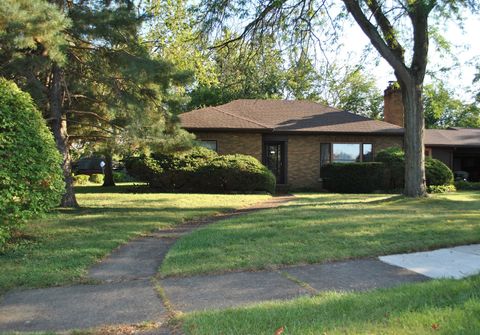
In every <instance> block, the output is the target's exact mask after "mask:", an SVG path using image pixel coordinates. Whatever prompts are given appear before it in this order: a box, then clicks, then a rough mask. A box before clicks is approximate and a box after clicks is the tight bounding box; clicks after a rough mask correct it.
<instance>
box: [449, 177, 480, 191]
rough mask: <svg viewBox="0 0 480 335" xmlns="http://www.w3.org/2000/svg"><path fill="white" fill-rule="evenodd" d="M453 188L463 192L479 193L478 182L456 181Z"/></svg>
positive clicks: (479, 183) (479, 184)
mask: <svg viewBox="0 0 480 335" xmlns="http://www.w3.org/2000/svg"><path fill="white" fill-rule="evenodd" d="M455 187H456V188H457V190H463V191H480V182H471V181H464V180H461V181H456V182H455Z"/></svg>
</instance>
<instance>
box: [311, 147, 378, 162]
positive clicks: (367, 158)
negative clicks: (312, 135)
mask: <svg viewBox="0 0 480 335" xmlns="http://www.w3.org/2000/svg"><path fill="white" fill-rule="evenodd" d="M372 161H373V144H371V143H321V144H320V166H324V165H325V164H328V163H330V162H335V163H352V162H372Z"/></svg>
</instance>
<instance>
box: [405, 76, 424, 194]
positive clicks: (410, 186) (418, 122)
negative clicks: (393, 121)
mask: <svg viewBox="0 0 480 335" xmlns="http://www.w3.org/2000/svg"><path fill="white" fill-rule="evenodd" d="M400 86H401V88H402V99H403V105H404V108H405V136H404V139H405V188H404V194H405V195H406V196H408V197H423V196H426V194H427V193H426V183H425V150H424V141H423V134H424V129H425V118H424V111H423V103H422V84H421V83H420V82H415V81H414V80H412V82H409V83H402V82H401V83H400Z"/></svg>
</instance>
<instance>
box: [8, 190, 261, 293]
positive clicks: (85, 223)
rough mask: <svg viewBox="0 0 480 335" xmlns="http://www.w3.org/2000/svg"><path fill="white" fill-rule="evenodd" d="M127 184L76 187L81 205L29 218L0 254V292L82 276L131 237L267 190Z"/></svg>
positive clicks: (252, 198)
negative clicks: (147, 189) (153, 188)
mask: <svg viewBox="0 0 480 335" xmlns="http://www.w3.org/2000/svg"><path fill="white" fill-rule="evenodd" d="M128 188H129V186H123V187H122V186H119V187H115V188H102V187H100V186H96V187H93V186H90V187H79V188H77V191H78V194H77V198H78V201H79V203H80V205H81V206H82V208H81V209H78V210H61V211H59V212H58V213H54V214H49V215H48V216H47V217H46V218H44V219H39V220H32V221H31V222H29V223H28V225H27V226H26V227H25V229H24V230H23V232H24V236H22V237H21V238H19V240H18V241H17V244H16V245H14V246H11V247H10V249H9V250H8V251H7V252H6V253H4V254H0V269H1V271H0V293H2V292H5V291H6V290H9V289H12V288H17V287H44V286H53V285H60V284H67V283H72V282H76V281H80V280H82V277H83V276H84V275H85V273H86V270H87V268H88V267H89V266H91V265H92V264H93V263H95V262H96V261H97V260H99V259H100V258H102V257H104V256H105V255H106V254H108V253H109V252H111V251H112V250H113V249H114V248H116V247H117V246H119V245H120V244H122V243H125V242H127V241H128V240H129V239H131V238H133V237H135V236H138V235H142V234H144V233H147V232H149V231H152V230H154V229H156V228H166V227H172V226H174V225H177V224H179V223H181V222H183V221H185V220H188V219H192V218H198V217H202V216H207V215H212V214H214V213H218V212H221V211H227V210H232V209H235V208H239V207H244V206H247V205H250V204H253V203H256V202H259V201H263V200H267V199H269V198H270V196H267V195H213V194H210V195H206V194H160V193H138V194H135V193H125V192H126V191H128Z"/></svg>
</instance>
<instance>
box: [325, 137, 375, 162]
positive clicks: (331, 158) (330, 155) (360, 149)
mask: <svg viewBox="0 0 480 335" xmlns="http://www.w3.org/2000/svg"><path fill="white" fill-rule="evenodd" d="M334 144H356V145H358V146H359V152H360V161H359V162H357V161H351V162H343V163H364V162H373V161H374V158H375V145H374V144H373V142H321V143H320V168H322V166H324V165H326V164H331V163H335V162H334V161H333V146H334ZM366 144H370V145H371V146H372V150H371V153H372V160H371V161H364V156H365V154H364V145H366ZM323 145H328V148H329V149H328V150H329V155H328V162H326V163H324V164H323V165H322V146H323ZM336 163H342V162H336Z"/></svg>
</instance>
